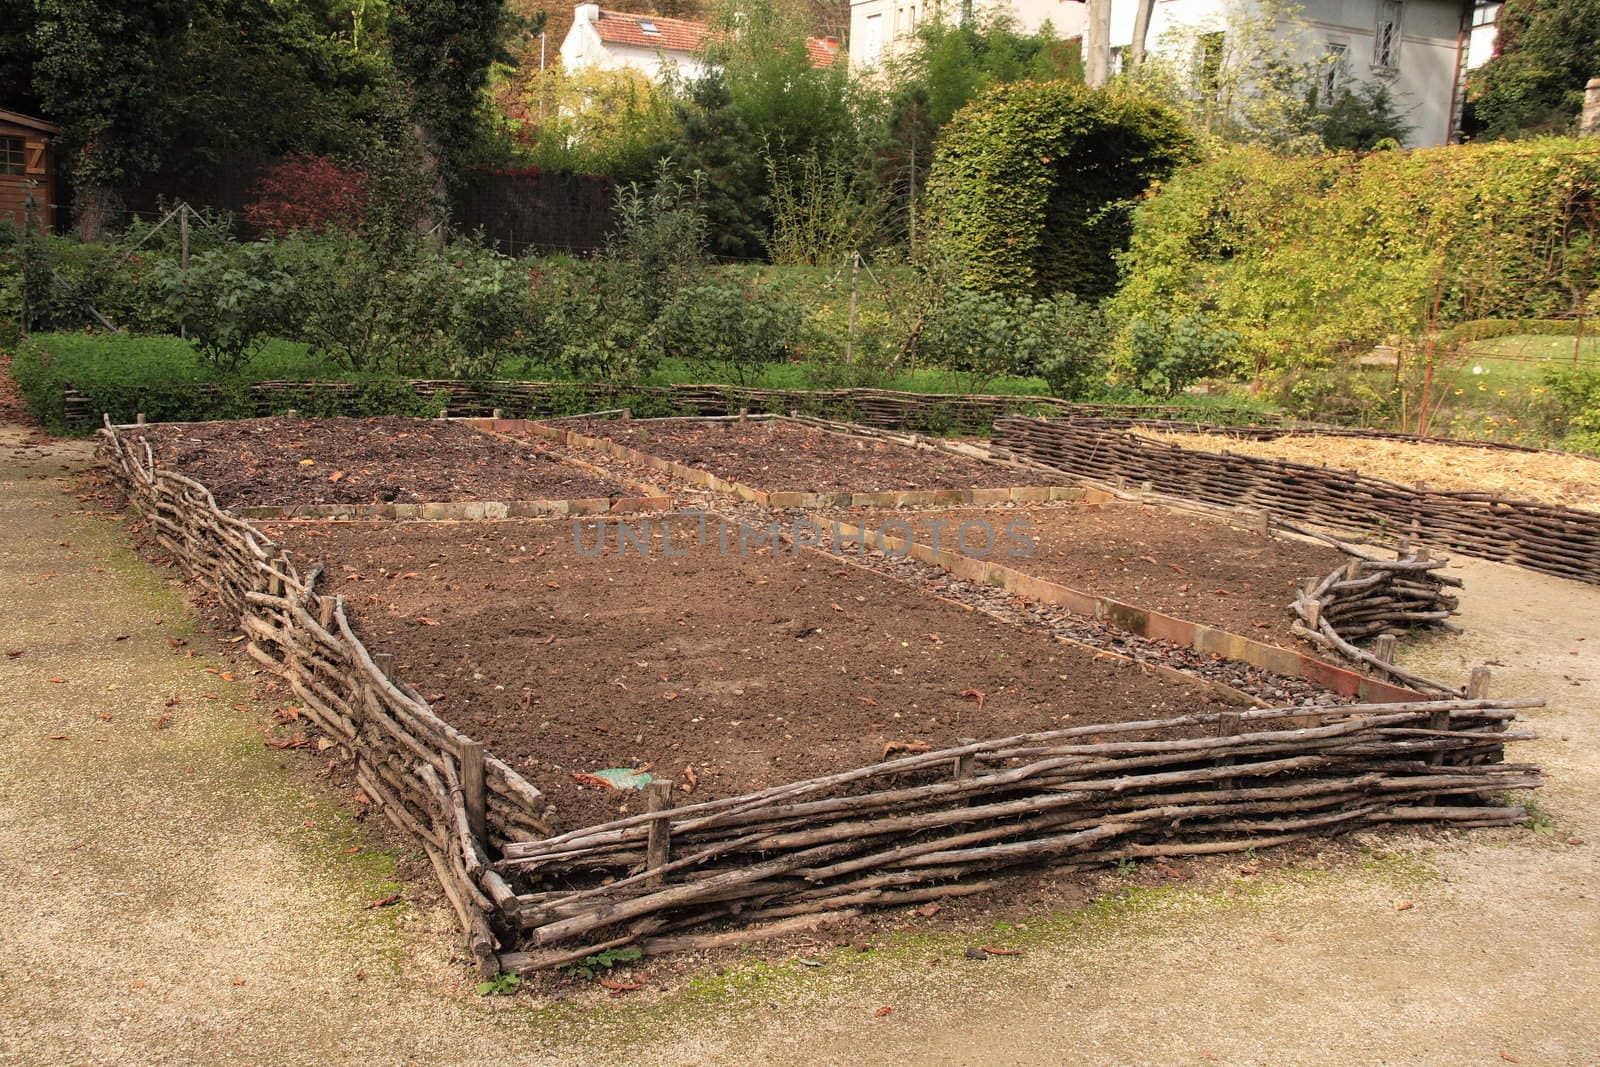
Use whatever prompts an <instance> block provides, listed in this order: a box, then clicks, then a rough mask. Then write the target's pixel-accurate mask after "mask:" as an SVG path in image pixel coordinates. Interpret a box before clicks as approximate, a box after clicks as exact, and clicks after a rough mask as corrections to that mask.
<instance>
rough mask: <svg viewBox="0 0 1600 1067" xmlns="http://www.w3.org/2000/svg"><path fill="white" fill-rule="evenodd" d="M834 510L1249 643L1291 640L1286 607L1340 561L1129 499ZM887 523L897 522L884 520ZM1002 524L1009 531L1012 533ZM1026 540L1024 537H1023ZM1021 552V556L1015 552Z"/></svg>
mask: <svg viewBox="0 0 1600 1067" xmlns="http://www.w3.org/2000/svg"><path fill="white" fill-rule="evenodd" d="M831 517H834V518H838V519H839V520H841V521H844V522H849V523H852V524H854V525H857V526H864V527H866V528H867V529H869V530H883V531H884V532H886V533H889V534H891V535H893V536H897V537H905V536H906V527H907V526H910V527H911V528H913V529H914V531H915V535H916V539H917V540H918V541H920V542H922V543H923V544H929V543H932V541H933V539H934V538H935V537H936V536H937V537H938V538H939V547H940V548H943V549H947V550H949V551H954V552H963V553H964V554H966V555H971V556H976V557H978V558H981V559H991V560H993V561H995V562H996V563H1001V564H1004V565H1005V566H1008V567H1012V568H1014V569H1016V570H1019V571H1022V572H1023V573H1024V574H1031V575H1034V576H1036V577H1039V578H1045V579H1048V580H1049V581H1053V582H1059V583H1061V584H1062V585H1068V586H1071V587H1073V588H1074V589H1080V590H1082V591H1084V592H1088V593H1094V594H1096V595H1099V596H1106V597H1110V598H1111V599H1113V600H1120V601H1122V602H1124V603H1127V604H1134V605H1137V606H1138V607H1142V608H1147V609H1150V610H1153V611H1158V612H1161V613H1163V614H1166V615H1172V616H1175V617H1177V618H1180V619H1187V620H1189V621H1190V622H1198V623H1204V624H1205V625H1207V626H1215V627H1217V628H1219V629H1223V630H1229V631H1231V632H1233V633H1236V634H1242V635H1244V636H1245V637H1253V638H1255V639H1256V640H1265V641H1276V642H1278V643H1282V641H1283V640H1286V639H1287V637H1288V631H1289V619H1290V615H1289V604H1290V603H1291V602H1293V600H1294V596H1295V589H1296V587H1297V586H1298V585H1299V584H1300V582H1301V581H1302V580H1304V579H1305V578H1308V577H1317V578H1321V577H1322V576H1323V575H1325V574H1328V573H1329V572H1330V571H1332V570H1334V569H1335V568H1337V567H1338V566H1339V565H1340V564H1341V563H1342V562H1343V558H1342V556H1341V555H1340V553H1339V552H1338V550H1337V549H1334V548H1332V547H1329V546H1324V545H1315V544H1308V543H1306V542H1302V541H1289V540H1284V539H1282V538H1275V537H1260V536H1258V535H1256V534H1253V533H1250V532H1247V531H1245V530H1239V529H1235V528H1233V527H1231V526H1228V525H1227V524H1225V523H1222V522H1217V521H1214V520H1211V519H1207V518H1204V517H1202V516H1197V515H1192V514H1186V513H1183V512H1177V511H1170V510H1168V509H1166V508H1159V507H1146V506H1141V505H1137V504H1110V505H1085V504H1060V505H1029V506H1019V507H1012V508H951V509H941V510H923V509H918V510H915V511H907V510H904V509H902V510H897V511H884V510H872V509H864V508H854V509H847V510H840V511H838V512H835V513H833V515H832V516H831ZM886 523H894V524H898V525H895V526H891V527H889V528H886V527H885V524H886ZM1007 530H1011V531H1014V532H1015V533H1016V535H1017V537H1016V538H1015V539H1008V537H1007V534H1006V532H1007ZM1022 538H1026V544H1024V542H1023V541H1022V540H1021V539H1022ZM1024 552H1025V553H1026V554H1023V553H1024Z"/></svg>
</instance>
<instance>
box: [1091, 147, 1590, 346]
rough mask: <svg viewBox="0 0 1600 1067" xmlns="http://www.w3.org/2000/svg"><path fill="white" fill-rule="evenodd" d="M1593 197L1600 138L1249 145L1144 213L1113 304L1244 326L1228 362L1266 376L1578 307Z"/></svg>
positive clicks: (1175, 184) (1167, 190) (1185, 175)
mask: <svg viewBox="0 0 1600 1067" xmlns="http://www.w3.org/2000/svg"><path fill="white" fill-rule="evenodd" d="M1597 196H1600V152H1597V151H1596V150H1595V146H1594V143H1593V142H1592V141H1579V140H1574V139H1565V138H1546V139H1541V140H1531V141H1519V142H1512V143H1499V144H1485V145H1451V146H1446V147H1443V148H1432V149H1419V150H1416V151H1410V152H1399V151H1396V152H1374V153H1369V154H1366V155H1354V154H1348V153H1346V154H1340V155H1333V156H1322V157H1303V158H1295V157H1289V158H1285V157H1282V156H1273V155H1270V154H1267V153H1265V152H1261V151H1255V150H1248V149H1239V150H1235V151H1232V152H1229V153H1228V154H1226V155H1223V156H1221V157H1219V158H1217V159H1214V160H1212V161H1210V162H1207V163H1202V164H1198V165H1195V166H1192V167H1188V168H1186V169H1185V170H1183V171H1181V172H1179V173H1178V174H1177V175H1176V176H1174V177H1173V178H1172V179H1171V181H1169V182H1167V183H1166V184H1165V185H1164V186H1163V187H1161V188H1160V189H1159V190H1158V192H1157V193H1156V195H1154V196H1153V197H1151V198H1150V199H1148V200H1147V201H1146V202H1145V203H1143V204H1141V205H1140V206H1139V207H1138V208H1137V209H1136V210H1135V212H1134V218H1133V235H1132V238H1131V241H1130V244H1129V247H1128V250H1127V252H1126V253H1124V254H1123V255H1122V256H1121V257H1120V261H1119V262H1120V267H1121V271H1122V276H1123V279H1124V281H1123V284H1122V287H1121V289H1119V291H1118V292H1117V295H1116V297H1115V298H1114V299H1113V300H1112V302H1111V307H1110V313H1111V315H1112V317H1113V318H1115V319H1118V320H1120V321H1123V322H1131V321H1133V320H1134V319H1136V318H1137V317H1138V316H1139V315H1141V314H1147V313H1149V311H1150V310H1151V309H1161V310H1164V311H1166V312H1168V313H1169V314H1173V315H1178V314H1185V315H1188V314H1197V313H1198V314H1204V315H1207V316H1208V317H1209V318H1210V319H1211V320H1212V322H1213V323H1214V325H1216V326H1218V327H1225V328H1228V329H1231V330H1234V331H1236V332H1237V333H1238V334H1239V336H1240V345H1239V348H1238V350H1237V353H1236V355H1235V363H1234V366H1233V367H1232V369H1233V370H1235V371H1237V372H1240V373H1243V374H1251V375H1256V376H1259V377H1264V378H1271V377H1274V376H1276V375H1281V374H1284V373H1286V372H1288V371H1292V370H1299V369H1304V368H1308V367H1310V368H1314V367H1320V366H1327V365H1330V364H1331V363H1333V362H1334V361H1335V360H1336V359H1337V358H1338V357H1340V356H1341V355H1345V354H1353V353H1358V352H1362V351H1365V350H1367V349H1370V348H1371V346H1373V345H1375V344H1379V343H1383V342H1386V341H1390V340H1401V341H1405V340H1409V339H1412V338H1416V337H1419V336H1421V335H1422V334H1423V333H1425V332H1427V331H1429V330H1433V329H1448V328H1450V327H1452V326H1456V325H1459V324H1463V323H1468V322H1472V321H1474V320H1483V319H1507V320H1514V319H1524V320H1525V319H1559V318H1563V317H1568V316H1572V315H1575V314H1576V313H1577V312H1578V310H1579V309H1580V308H1581V307H1582V306H1583V303H1584V301H1585V300H1586V299H1587V296H1588V293H1589V292H1590V291H1591V289H1592V288H1593V286H1594V283H1595V281H1596V280H1597V277H1596V276H1597V273H1600V270H1597V268H1600V261H1597V260H1596V258H1595V256H1594V254H1593V253H1594V248H1593V247H1592V245H1593V242H1594V240H1595V233H1596V230H1597V229H1600V217H1597V209H1596V202H1597V200H1596V198H1597ZM1126 338H1127V332H1126V330H1125V331H1124V334H1123V337H1122V338H1121V339H1120V340H1119V342H1118V345H1117V346H1116V351H1117V353H1118V354H1120V355H1125V354H1126V348H1127V344H1126ZM1463 339H1465V338H1463Z"/></svg>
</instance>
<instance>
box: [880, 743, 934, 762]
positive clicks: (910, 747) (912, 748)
mask: <svg viewBox="0 0 1600 1067" xmlns="http://www.w3.org/2000/svg"><path fill="white" fill-rule="evenodd" d="M931 750H932V746H930V745H929V744H928V743H927V742H926V741H888V742H885V743H884V746H883V755H882V756H879V757H878V758H879V759H888V758H889V754H890V753H891V752H905V753H909V754H911V755H916V754H917V753H919V752H929V751H931Z"/></svg>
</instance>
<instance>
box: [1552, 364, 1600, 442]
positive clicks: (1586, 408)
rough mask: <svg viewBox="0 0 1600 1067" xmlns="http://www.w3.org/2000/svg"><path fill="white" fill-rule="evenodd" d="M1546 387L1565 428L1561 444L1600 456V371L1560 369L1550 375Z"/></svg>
mask: <svg viewBox="0 0 1600 1067" xmlns="http://www.w3.org/2000/svg"><path fill="white" fill-rule="evenodd" d="M1545 384H1546V385H1547V386H1549V388H1550V392H1551V394H1552V395H1553V396H1554V397H1555V399H1556V402H1557V403H1558V404H1559V405H1560V415H1559V418H1560V421H1561V422H1563V423H1564V424H1565V427H1564V428H1565V430H1566V434H1567V436H1566V438H1565V439H1564V441H1563V444H1565V445H1566V447H1568V448H1573V449H1576V450H1578V451H1582V452H1600V371H1595V370H1588V369H1580V368H1563V369H1561V370H1553V371H1550V372H1549V373H1548V374H1546V376H1545Z"/></svg>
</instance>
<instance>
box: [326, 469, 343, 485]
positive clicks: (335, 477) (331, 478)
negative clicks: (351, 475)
mask: <svg viewBox="0 0 1600 1067" xmlns="http://www.w3.org/2000/svg"><path fill="white" fill-rule="evenodd" d="M343 477H344V471H334V472H333V473H332V474H330V475H328V481H330V482H336V481H338V480H339V479H340V478H343Z"/></svg>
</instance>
